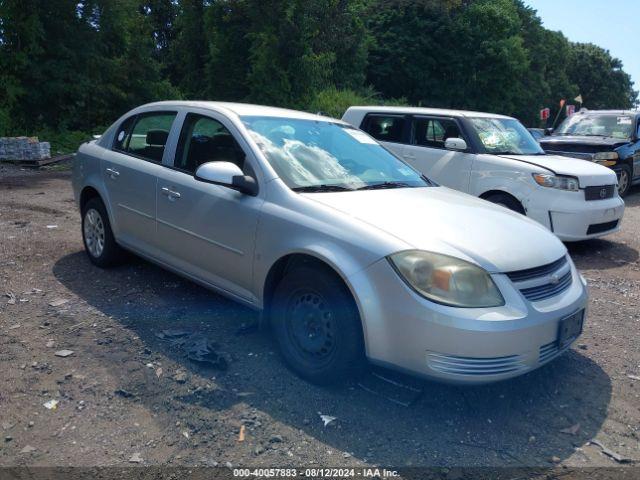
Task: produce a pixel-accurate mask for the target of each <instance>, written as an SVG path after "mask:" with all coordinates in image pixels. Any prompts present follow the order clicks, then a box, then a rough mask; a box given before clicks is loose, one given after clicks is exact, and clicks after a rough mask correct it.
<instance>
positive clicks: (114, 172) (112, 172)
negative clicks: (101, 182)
mask: <svg viewBox="0 0 640 480" xmlns="http://www.w3.org/2000/svg"><path fill="white" fill-rule="evenodd" d="M107 173H108V174H109V176H110V177H111V178H117V177H119V176H120V172H119V171H117V170H114V169H113V168H107Z"/></svg>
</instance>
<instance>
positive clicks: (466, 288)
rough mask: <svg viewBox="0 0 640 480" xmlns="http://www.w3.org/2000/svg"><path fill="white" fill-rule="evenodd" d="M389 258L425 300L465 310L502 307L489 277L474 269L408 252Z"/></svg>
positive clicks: (450, 259) (435, 255)
mask: <svg viewBox="0 0 640 480" xmlns="http://www.w3.org/2000/svg"><path fill="white" fill-rule="evenodd" d="M388 258H389V261H390V262H391V265H393V267H394V268H395V270H396V271H397V272H398V274H399V275H400V277H402V279H403V280H404V281H405V282H407V284H409V286H410V287H411V288H413V289H414V290H415V291H416V292H417V293H419V294H420V295H422V296H423V297H425V298H427V299H428V300H431V301H434V302H436V303H441V304H443V305H449V306H452V307H465V308H481V307H498V306H501V305H504V298H503V297H502V295H501V294H500V291H499V290H498V287H496V285H495V283H493V280H492V279H491V276H490V275H489V274H488V273H487V272H486V271H485V270H484V269H482V268H480V267H478V266H477V265H473V264H472V263H469V262H465V261H464V260H460V259H458V258H454V257H450V256H448V255H441V254H438V253H431V252H425V251H422V250H407V251H404V252H399V253H396V254H393V255H390V256H389V257H388Z"/></svg>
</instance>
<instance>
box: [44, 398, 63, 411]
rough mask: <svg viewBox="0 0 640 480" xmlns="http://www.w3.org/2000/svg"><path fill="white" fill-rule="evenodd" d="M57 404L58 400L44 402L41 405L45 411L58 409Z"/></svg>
mask: <svg viewBox="0 0 640 480" xmlns="http://www.w3.org/2000/svg"><path fill="white" fill-rule="evenodd" d="M58 403H59V402H58V400H49V401H48V402H45V403H43V404H42V405H43V406H44V408H46V409H47V410H55V409H56V408H58Z"/></svg>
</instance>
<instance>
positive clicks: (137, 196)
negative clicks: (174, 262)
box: [102, 111, 177, 253]
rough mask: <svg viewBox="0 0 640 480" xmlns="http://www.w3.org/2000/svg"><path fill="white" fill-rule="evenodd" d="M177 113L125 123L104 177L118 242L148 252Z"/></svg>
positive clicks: (146, 115)
mask: <svg viewBox="0 0 640 480" xmlns="http://www.w3.org/2000/svg"><path fill="white" fill-rule="evenodd" d="M176 115H177V112H165V111H162V112H147V113H141V114H138V115H133V116H131V117H129V118H127V119H126V120H124V121H123V122H122V124H121V125H120V127H119V129H118V130H117V131H116V133H115V139H114V143H113V146H112V149H111V150H110V151H108V152H107V153H106V154H105V155H104V157H103V159H102V170H103V171H102V174H103V179H104V183H105V186H106V190H107V195H108V197H109V198H108V202H109V204H110V206H111V212H112V215H113V225H112V226H113V230H114V234H115V237H116V239H117V240H118V242H120V243H123V244H125V245H127V246H129V247H131V248H133V249H134V250H140V251H142V252H147V253H148V252H149V251H150V250H151V249H152V248H153V247H154V246H155V245H154V243H155V237H156V235H155V233H156V182H157V177H158V174H159V173H160V172H161V171H162V169H163V167H162V165H161V163H162V158H163V155H164V150H165V145H166V142H167V138H168V136H169V131H170V130H171V126H172V124H173V122H174V120H175V118H176Z"/></svg>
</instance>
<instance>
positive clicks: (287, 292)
mask: <svg viewBox="0 0 640 480" xmlns="http://www.w3.org/2000/svg"><path fill="white" fill-rule="evenodd" d="M271 325H272V327H273V331H274V335H275V337H276V340H277V342H278V345H279V347H280V351H281V353H282V356H283V357H284V359H285V361H286V363H287V365H288V366H289V367H290V368H291V369H292V370H293V371H294V372H296V373H297V374H298V375H300V376H301V377H303V378H305V379H307V380H309V381H311V382H313V383H316V384H329V383H336V382H340V381H344V380H346V379H347V378H349V377H353V376H355V375H356V374H359V373H361V372H362V370H363V368H364V366H365V364H366V362H365V355H364V341H363V336H362V325H361V322H360V316H359V314H358V309H357V307H356V305H355V302H354V300H353V297H352V296H351V293H350V292H349V291H348V289H347V288H346V286H345V285H344V283H343V282H342V280H341V279H340V278H339V277H337V275H336V274H335V273H333V272H331V271H329V270H328V269H326V268H313V267H310V266H300V267H296V268H294V269H293V270H291V271H290V272H288V273H287V274H286V275H285V277H284V278H283V279H282V280H281V281H280V283H279V285H278V286H277V287H276V291H275V294H274V298H273V303H272V308H271Z"/></svg>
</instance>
